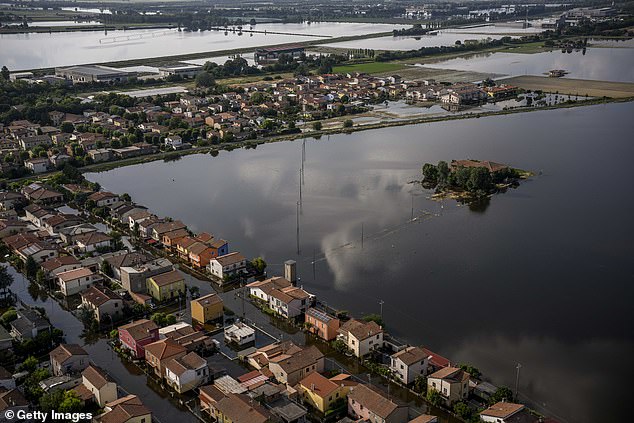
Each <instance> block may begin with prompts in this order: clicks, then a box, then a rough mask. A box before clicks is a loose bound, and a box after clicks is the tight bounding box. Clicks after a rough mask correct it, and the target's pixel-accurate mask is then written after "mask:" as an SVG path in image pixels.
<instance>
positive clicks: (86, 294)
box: [0, 75, 545, 423]
mask: <svg viewBox="0 0 634 423" xmlns="http://www.w3.org/2000/svg"><path fill="white" fill-rule="evenodd" d="M515 94H516V90H515V88H513V87H504V86H502V87H491V88H486V87H485V88H483V87H478V86H476V85H474V84H454V85H442V84H435V83H434V82H433V81H426V82H417V83H410V82H405V81H402V80H401V79H400V78H399V77H397V76H394V77H390V78H377V77H371V76H367V75H323V76H317V77H299V78H298V79H293V80H278V81H273V82H268V83H260V84H254V85H252V86H249V87H244V89H242V90H240V92H231V93H224V94H221V95H218V96H211V97H209V96H207V97H205V96H201V97H197V96H194V95H191V94H186V95H182V96H180V99H178V100H172V101H163V99H161V98H157V101H156V103H152V102H149V101H145V100H144V101H138V102H135V105H134V106H130V107H121V109H123V110H124V111H125V113H122V114H121V115H114V114H109V113H105V112H99V111H96V110H92V109H87V110H86V111H85V112H84V114H83V115H73V114H70V113H63V112H51V113H50V114H49V117H50V121H51V123H52V125H51V126H45V125H40V124H36V123H32V122H29V121H16V122H13V123H12V124H11V125H9V126H7V127H3V128H1V129H2V132H3V135H2V139H1V145H2V155H3V157H5V160H2V162H1V163H2V170H3V173H5V174H6V173H7V172H9V171H10V170H11V169H15V167H16V166H20V162H19V161H18V160H11V159H6V157H21V158H24V159H25V160H24V162H23V163H24V167H26V168H27V169H28V171H29V172H32V173H44V172H47V171H49V170H53V169H67V168H68V166H70V165H69V163H77V161H78V160H79V159H81V160H84V162H83V164H89V163H93V162H101V161H108V160H114V159H121V158H128V157H134V156H138V155H144V154H151V153H154V152H156V151H158V149H161V150H180V149H184V148H190V147H192V145H191V143H198V140H196V139H188V140H185V139H184V137H182V136H181V135H182V134H180V132H178V131H175V130H174V128H172V129H170V128H169V127H168V126H165V125H163V124H162V123H165V122H167V121H169V120H171V119H173V118H174V117H177V118H178V119H179V122H183V123H184V126H186V127H188V128H199V129H201V131H200V132H198V137H199V138H200V139H206V140H209V141H212V142H214V143H217V142H227V141H231V140H241V139H253V138H258V137H264V136H268V135H270V133H271V131H272V130H273V129H271V128H272V127H271V126H267V125H266V124H265V122H266V121H267V120H268V118H265V117H264V116H272V115H271V114H270V113H267V112H266V110H267V109H268V110H283V109H284V108H287V107H291V106H294V105H295V106H297V105H299V106H301V107H300V109H301V113H300V114H301V118H302V119H321V118H323V117H325V116H326V115H327V114H328V113H332V114H346V113H352V112H354V111H355V109H362V108H364V107H366V106H367V105H368V104H371V103H372V102H374V101H377V100H379V99H384V98H389V99H407V100H411V101H435V100H437V99H440V100H441V101H442V102H443V103H447V104H468V103H477V102H480V101H483V100H486V98H487V97H488V98H499V97H503V96H509V95H515ZM132 115H134V116H135V118H136V120H135V119H133V118H132ZM126 116H127V117H126ZM139 116H143V118H139ZM284 125H286V126H287V127H288V126H292V127H294V122H293V125H289V122H285V123H284ZM182 127H183V126H181V129H182ZM139 131H140V133H141V134H142V135H141V137H140V139H138V141H139V142H133V143H131V142H128V141H129V140H128V138H126V136H127V134H136V133H137V132H139ZM124 138H125V140H128V141H125V140H124ZM122 140H123V142H122ZM73 169H74V168H73ZM75 170H76V169H75ZM77 179H78V180H76V181H73V182H72V183H63V184H57V183H51V182H50V181H46V180H43V182H27V183H26V184H25V185H24V186H22V187H21V188H20V189H19V190H17V189H16V190H7V191H3V192H0V238H1V239H2V245H3V248H5V249H6V256H5V259H6V260H8V261H9V262H10V263H11V264H12V265H13V266H14V267H15V268H17V269H19V270H21V271H22V272H23V273H24V274H25V275H26V276H27V277H28V280H29V283H30V284H38V286H39V287H40V289H43V290H44V291H48V293H49V295H50V296H51V298H54V299H55V301H58V302H59V303H60V304H62V305H63V307H65V309H66V310H68V311H69V316H71V315H70V313H72V315H73V316H75V317H76V318H78V319H81V320H82V322H83V323H84V324H85V325H86V330H87V331H92V332H96V333H98V334H101V336H110V337H111V341H110V343H111V344H112V347H113V350H116V351H117V353H118V354H119V355H120V356H121V360H125V361H126V362H129V363H132V364H133V365H134V366H137V367H138V368H140V369H142V370H143V371H144V372H145V373H146V375H147V377H148V379H150V378H152V379H153V380H156V381H159V384H160V386H161V387H162V388H160V389H164V390H165V391H167V392H169V394H170V395H171V396H172V397H177V398H184V399H185V403H186V404H188V408H189V409H190V411H191V412H192V419H193V420H192V421H196V419H198V420H200V421H211V422H213V421H217V422H223V423H224V422H227V423H229V422H231V423H258V422H285V423H299V422H306V421H328V422H335V421H339V422H341V423H347V422H386V423H400V422H403V423H405V422H414V423H423V422H427V423H432V422H447V421H460V420H459V418H460V417H458V416H456V415H455V414H452V413H451V410H453V407H454V406H455V404H456V403H463V404H465V405H466V406H468V407H470V408H471V409H472V410H474V411H473V413H474V414H473V416H472V418H471V420H475V421H480V420H482V421H486V422H496V423H511V422H513V423H524V422H538V421H545V420H543V419H541V418H540V417H538V416H536V415H534V414H533V412H532V411H531V410H529V409H528V408H526V407H525V406H524V405H521V404H516V403H513V402H512V399H513V398H510V397H506V398H499V399H501V401H496V400H495V399H496V398H498V397H497V393H498V392H499V389H498V388H497V387H496V386H494V385H492V384H491V383H489V382H487V381H484V380H481V379H479V374H478V375H471V374H470V373H469V372H468V371H467V370H466V369H465V368H461V367H460V366H459V365H458V364H457V363H452V362H451V361H450V360H449V359H446V358H444V357H442V356H441V355H439V354H437V353H435V352H433V351H431V350H429V349H427V348H424V347H422V346H410V345H407V344H403V343H400V342H396V341H395V340H394V339H393V338H391V337H390V336H389V334H387V333H385V331H384V328H383V327H382V326H381V323H382V322H380V321H376V319H375V320H372V319H355V318H351V317H350V316H348V315H347V314H345V313H344V314H338V313H337V312H336V311H335V310H332V309H329V308H326V307H325V306H324V305H323V304H322V303H321V302H320V301H319V299H318V298H316V296H315V295H313V294H311V293H310V292H308V291H307V290H305V289H304V287H302V286H297V280H298V277H297V269H296V265H295V263H294V262H293V261H290V260H289V261H288V262H286V263H285V264H284V274H283V275H267V274H266V272H264V268H262V267H260V268H258V264H257V263H256V260H248V259H247V258H246V257H245V256H244V255H243V254H241V253H240V252H239V251H235V250H234V248H230V246H229V242H228V241H226V240H224V239H222V238H219V237H217V236H215V235H212V234H209V233H197V234H195V233H193V232H192V231H191V230H190V229H189V228H188V227H187V225H186V224H184V223H183V222H181V221H179V220H174V219H171V218H165V217H163V218H162V217H159V216H156V215H155V214H153V213H152V212H151V211H150V210H148V209H147V208H146V207H144V206H143V205H140V204H136V203H134V202H133V201H132V199H130V198H129V196H128V197H127V198H126V196H124V195H118V194H115V193H110V192H105V191H101V190H100V189H99V188H98V187H95V186H94V185H92V184H89V183H87V182H86V181H85V180H84V179H83V177H80V178H77ZM264 267H265V265H264ZM186 276H187V277H194V278H198V279H197V280H199V281H204V283H205V286H206V287H207V288H206V289H205V291H206V292H204V293H203V295H202V296H201V295H200V293H199V292H198V291H200V289H198V288H197V289H193V287H192V286H188V284H187V283H186V280H187V277H186ZM216 288H217V289H218V293H216V290H215V289H216ZM226 291H229V292H237V293H238V295H239V296H240V295H241V298H242V301H247V302H248V303H249V304H251V305H254V306H256V307H257V309H258V310H259V311H257V313H259V314H260V315H261V316H264V317H265V318H266V319H268V318H270V319H275V320H278V321H280V320H281V321H288V322H290V323H291V324H292V325H293V326H294V327H296V328H297V327H299V328H301V329H302V330H303V331H305V332H306V334H307V339H311V342H309V343H307V342H295V341H294V340H288V339H284V340H283V339H280V338H277V337H274V336H270V335H269V336H266V335H264V334H266V329H265V328H263V327H262V326H260V327H258V326H257V325H256V324H254V323H253V321H252V318H253V316H251V319H249V318H246V316H245V315H243V316H242V319H240V318H236V317H235V314H234V312H236V310H230V309H228V307H227V306H226V304H225V303H224V301H223V297H222V295H221V293H222V292H226ZM5 300H6V296H5ZM15 300H16V301H15V305H14V307H15V316H14V317H15V318H14V319H13V320H10V319H7V321H6V322H5V321H4V320H3V324H4V326H0V336H1V337H2V340H0V341H1V342H0V345H2V348H3V351H4V354H8V356H11V354H13V357H14V359H13V365H12V366H9V365H8V364H7V365H6V368H5V367H2V368H0V376H1V380H0V386H2V388H0V389H1V390H2V392H1V393H0V412H5V411H6V410H14V411H16V410H20V409H23V410H27V409H31V410H32V409H37V407H38V404H37V401H35V400H34V399H33V398H28V395H26V393H25V389H24V383H23V381H24V372H20V371H19V370H20V368H21V367H20V365H19V361H17V360H18V359H19V360H25V359H27V358H28V357H24V356H19V355H18V354H19V351H22V350H21V349H20V348H16V347H15V346H16V344H19V345H23V344H24V343H26V342H28V341H33V340H37V339H39V337H41V336H42V334H50V333H51V332H52V331H53V330H54V329H55V328H53V326H52V325H51V324H50V321H49V319H48V318H47V316H46V313H43V310H40V309H38V308H36V307H31V306H28V305H27V304H26V303H25V302H24V301H23V298H19V299H18V298H16V299H15ZM51 301H52V300H51ZM184 303H189V310H190V313H189V314H188V313H184V312H183V310H184V309H187V307H186V305H187V304H185V306H184ZM234 305H235V304H234ZM243 307H244V305H243ZM5 310H7V308H6V307H5ZM11 310H12V309H9V311H11ZM71 317H72V316H71ZM9 320H10V321H9ZM5 323H6V324H5ZM218 334H220V337H218ZM263 340H265V341H263ZM59 341H60V342H59V343H58V345H51V346H50V350H47V351H46V352H47V353H48V354H45V356H46V357H48V361H47V360H45V359H42V358H41V359H40V360H39V363H38V367H41V368H46V369H49V372H48V373H43V374H42V376H43V377H44V376H46V377H44V378H43V379H41V380H38V381H37V383H38V384H39V386H40V389H41V393H42V395H49V394H52V393H54V392H56V391H63V392H64V393H65V394H68V393H69V392H72V394H70V395H71V396H76V397H77V398H79V400H80V402H81V407H82V408H83V409H84V410H86V409H87V410H93V411H94V417H93V420H94V421H95V422H103V423H119V422H121V423H123V422H137V423H138V422H140V423H149V422H151V421H156V422H161V420H160V415H161V414H162V410H160V409H152V408H150V407H149V405H148V404H144V402H143V398H142V397H141V396H137V395H136V394H135V393H134V392H130V393H127V394H125V395H123V394H122V393H126V392H128V391H127V390H126V387H125V386H123V385H124V384H125V382H122V384H121V385H118V384H117V382H115V381H114V379H113V378H112V377H111V376H110V375H109V371H108V369H107V368H102V367H100V366H99V365H98V364H97V363H95V362H94V361H93V357H91V356H90V355H89V354H88V353H87V352H86V350H85V348H84V347H82V346H81V345H79V344H70V343H69V344H67V343H64V340H63V338H62V339H59ZM12 349H13V350H15V351H13V353H11V350H12ZM335 350H336V353H334V355H333V351H335ZM210 356H222V357H224V359H226V360H229V361H232V362H239V363H240V366H241V367H240V368H241V369H243V372H241V374H235V371H233V374H229V372H227V371H225V369H222V368H220V369H219V368H217V366H211V365H210V364H209V357H210ZM342 357H343V358H345V360H356V361H357V362H358V363H361V364H363V365H367V364H368V363H373V364H374V365H375V366H378V368H380V369H382V370H381V371H380V372H379V373H378V374H379V375H381V376H382V377H385V378H389V379H390V380H391V383H392V384H396V385H398V386H399V387H400V388H401V389H407V390H409V391H410V392H411V393H414V394H416V395H419V396H423V395H424V394H423V393H424V392H427V397H428V398H429V392H433V393H435V395H436V396H435V397H434V401H433V405H434V407H429V408H426V409H425V410H424V412H423V413H421V411H420V408H415V407H412V406H410V405H409V404H407V403H405V402H403V401H402V400H401V399H399V398H397V397H395V396H394V395H390V393H389V390H388V391H387V392H386V391H385V386H384V385H382V384H377V383H372V381H371V380H369V379H368V378H366V377H365V376H364V375H359V374H355V373H354V372H352V371H348V370H347V367H346V364H345V362H343V361H342V360H341V358H342ZM345 360H344V361H345ZM16 361H17V364H16ZM333 363H335V364H336V365H335V366H334V368H333ZM16 375H17V376H16ZM414 388H416V389H414ZM172 406H173V405H171V404H170V403H168V402H167V401H166V402H165V404H164V405H161V407H172ZM433 410H436V411H437V413H436V414H434V413H433V412H432V411H433ZM194 416H195V417H194ZM462 418H464V416H462ZM447 419H453V420H447Z"/></svg>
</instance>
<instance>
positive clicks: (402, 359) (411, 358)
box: [390, 347, 428, 385]
mask: <svg viewBox="0 0 634 423" xmlns="http://www.w3.org/2000/svg"><path fill="white" fill-rule="evenodd" d="M427 364H428V356H427V353H426V352H425V351H424V350H423V349H422V348H420V347H407V348H405V349H403V350H401V351H399V352H397V353H394V354H392V359H391V360H390V370H391V371H392V375H393V376H394V377H395V378H396V380H398V381H400V382H401V383H404V384H405V385H409V384H410V383H412V382H414V380H415V379H416V377H417V376H425V373H426V372H427Z"/></svg>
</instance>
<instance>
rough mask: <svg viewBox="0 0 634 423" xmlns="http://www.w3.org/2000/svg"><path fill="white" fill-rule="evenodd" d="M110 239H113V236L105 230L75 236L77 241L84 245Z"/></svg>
mask: <svg viewBox="0 0 634 423" xmlns="http://www.w3.org/2000/svg"><path fill="white" fill-rule="evenodd" d="M110 240H112V237H111V236H108V235H106V234H104V233H103V232H98V231H96V232H88V233H85V234H81V235H78V236H77V237H76V238H75V241H76V242H81V243H82V244H84V245H92V244H98V243H100V242H104V241H110Z"/></svg>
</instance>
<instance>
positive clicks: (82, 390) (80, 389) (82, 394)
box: [72, 384, 95, 402]
mask: <svg viewBox="0 0 634 423" xmlns="http://www.w3.org/2000/svg"><path fill="white" fill-rule="evenodd" d="M72 390H73V391H74V392H75V394H77V397H78V398H79V399H80V400H82V401H84V402H86V401H90V400H91V399H93V398H94V397H95V396H94V395H93V394H92V392H90V390H89V389H88V388H86V385H84V384H81V385H78V386H76V387H74V388H73V389H72Z"/></svg>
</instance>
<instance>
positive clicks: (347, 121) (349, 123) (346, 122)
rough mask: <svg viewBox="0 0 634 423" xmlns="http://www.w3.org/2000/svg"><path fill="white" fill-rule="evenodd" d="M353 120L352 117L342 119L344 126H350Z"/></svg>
mask: <svg viewBox="0 0 634 423" xmlns="http://www.w3.org/2000/svg"><path fill="white" fill-rule="evenodd" d="M352 125H353V122H352V119H346V120H344V121H343V127H344V128H352Z"/></svg>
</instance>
